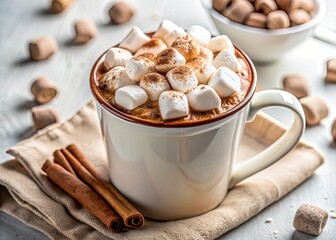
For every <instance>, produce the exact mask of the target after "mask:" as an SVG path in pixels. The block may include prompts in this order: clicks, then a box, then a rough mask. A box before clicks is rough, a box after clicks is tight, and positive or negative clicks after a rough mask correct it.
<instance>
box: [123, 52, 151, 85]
mask: <svg viewBox="0 0 336 240" xmlns="http://www.w3.org/2000/svg"><path fill="white" fill-rule="evenodd" d="M125 69H126V73H127V75H128V76H129V77H130V78H131V79H132V80H134V81H136V82H140V79H141V78H142V76H143V75H145V74H147V73H151V72H155V64H154V62H153V61H151V60H149V59H148V58H145V57H133V58H131V59H130V60H129V61H128V62H127V63H126V66H125Z"/></svg>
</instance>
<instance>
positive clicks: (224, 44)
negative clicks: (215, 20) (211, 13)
mask: <svg viewBox="0 0 336 240" xmlns="http://www.w3.org/2000/svg"><path fill="white" fill-rule="evenodd" d="M206 47H207V48H209V49H210V50H211V51H212V52H219V51H222V50H223V49H230V50H231V51H232V52H234V47H233V44H232V42H231V40H230V38H228V37H227V36H225V35H220V36H217V37H213V38H211V39H210V40H209V41H208V44H207V46H206Z"/></svg>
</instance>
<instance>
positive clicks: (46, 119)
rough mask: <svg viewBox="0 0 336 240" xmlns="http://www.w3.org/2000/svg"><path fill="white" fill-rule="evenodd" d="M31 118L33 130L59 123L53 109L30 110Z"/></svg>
mask: <svg viewBox="0 0 336 240" xmlns="http://www.w3.org/2000/svg"><path fill="white" fill-rule="evenodd" d="M32 117H33V123H34V128H35V130H39V129H42V128H44V127H46V126H49V125H51V124H53V123H57V122H59V114H58V112H57V111H56V110H55V109H53V108H40V107H34V108H32Z"/></svg>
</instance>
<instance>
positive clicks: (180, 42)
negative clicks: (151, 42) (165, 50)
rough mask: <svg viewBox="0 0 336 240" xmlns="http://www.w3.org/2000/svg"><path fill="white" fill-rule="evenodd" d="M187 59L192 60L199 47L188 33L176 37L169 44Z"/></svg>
mask: <svg viewBox="0 0 336 240" xmlns="http://www.w3.org/2000/svg"><path fill="white" fill-rule="evenodd" d="M171 47H173V48H175V49H176V50H177V51H179V53H181V54H182V56H183V57H184V58H185V59H186V60H187V61H189V60H192V59H194V58H195V57H197V55H198V54H199V53H200V48H199V46H198V45H197V44H196V42H195V41H194V40H192V39H191V38H190V37H189V36H188V35H186V36H183V37H178V38H177V39H176V40H175V41H174V42H173V43H172V45H171Z"/></svg>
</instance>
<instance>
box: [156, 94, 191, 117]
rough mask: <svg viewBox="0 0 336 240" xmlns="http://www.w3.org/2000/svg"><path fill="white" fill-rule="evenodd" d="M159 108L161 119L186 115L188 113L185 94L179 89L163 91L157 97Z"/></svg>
mask: <svg viewBox="0 0 336 240" xmlns="http://www.w3.org/2000/svg"><path fill="white" fill-rule="evenodd" d="M159 108H160V113H161V117H162V119H163V120H171V119H177V118H182V117H186V116H188V114H189V105H188V99H187V96H186V95H185V94H184V93H182V92H179V91H173V90H169V91H165V92H163V93H161V95H160V97H159Z"/></svg>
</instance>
